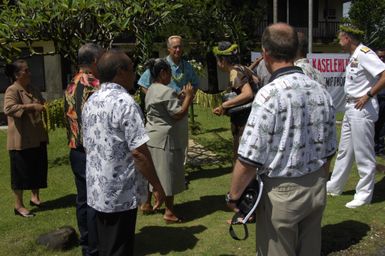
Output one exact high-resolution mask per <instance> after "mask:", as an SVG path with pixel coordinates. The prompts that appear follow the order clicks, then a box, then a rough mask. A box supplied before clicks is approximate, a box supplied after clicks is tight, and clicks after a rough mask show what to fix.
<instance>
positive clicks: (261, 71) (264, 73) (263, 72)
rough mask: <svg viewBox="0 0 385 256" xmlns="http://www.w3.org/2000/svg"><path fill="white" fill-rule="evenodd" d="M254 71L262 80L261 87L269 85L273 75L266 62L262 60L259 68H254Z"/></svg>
mask: <svg viewBox="0 0 385 256" xmlns="http://www.w3.org/2000/svg"><path fill="white" fill-rule="evenodd" d="M253 71H254V72H255V73H256V74H257V76H258V77H259V79H260V80H261V86H264V85H266V84H268V83H269V80H270V77H271V74H270V72H269V70H267V67H266V63H265V60H261V62H259V64H258V66H257V67H256V68H254V70H253Z"/></svg>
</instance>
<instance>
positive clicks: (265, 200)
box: [227, 23, 337, 256]
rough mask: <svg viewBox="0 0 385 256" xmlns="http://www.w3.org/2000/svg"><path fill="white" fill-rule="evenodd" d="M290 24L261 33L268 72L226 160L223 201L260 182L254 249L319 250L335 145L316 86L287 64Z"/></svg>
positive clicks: (231, 201)
mask: <svg viewBox="0 0 385 256" xmlns="http://www.w3.org/2000/svg"><path fill="white" fill-rule="evenodd" d="M297 46H298V38H297V34H296V32H295V31H294V29H293V28H292V27H291V26H289V25H287V24H285V23H277V24H273V25H271V26H269V27H267V28H266V30H265V32H264V33H263V36H262V50H263V57H264V59H265V61H266V66H267V68H268V70H269V71H270V72H271V73H272V76H271V79H270V81H271V82H270V83H269V84H267V85H265V86H264V87H262V88H261V89H260V90H259V92H258V94H257V95H256V97H255V99H254V102H253V107H252V110H251V113H250V116H249V119H248V122H247V124H246V128H245V131H244V133H243V136H242V139H241V143H240V146H239V150H238V159H237V161H236V164H235V166H234V170H233V177H232V182H231V188H230V192H229V193H228V195H227V201H228V206H229V207H230V208H235V207H236V202H237V199H239V197H240V196H241V194H242V192H243V191H244V189H245V187H246V186H247V185H248V184H249V183H250V181H251V180H252V179H253V178H254V177H255V174H256V173H257V174H259V175H261V178H262V180H263V182H264V190H263V192H262V197H261V201H260V203H259V205H258V207H257V209H256V225H257V231H256V232H257V234H256V240H257V255H269V256H280V255H291V256H294V255H297V256H298V255H302V256H305V255H320V253H321V219H322V214H323V210H324V208H325V204H326V186H325V184H326V177H327V173H328V169H329V163H330V159H331V158H332V156H333V155H334V154H335V151H336V149H337V145H336V143H337V141H336V128H335V109H334V107H333V104H332V98H331V96H330V95H329V93H328V92H327V91H326V90H325V89H324V88H323V86H322V85H320V84H319V83H317V82H316V81H314V80H311V79H310V78H309V77H308V76H306V75H304V73H303V71H302V70H301V69H300V68H298V67H295V66H293V60H294V57H295V53H296V50H297Z"/></svg>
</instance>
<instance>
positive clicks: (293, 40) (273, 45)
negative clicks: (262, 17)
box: [262, 23, 298, 61]
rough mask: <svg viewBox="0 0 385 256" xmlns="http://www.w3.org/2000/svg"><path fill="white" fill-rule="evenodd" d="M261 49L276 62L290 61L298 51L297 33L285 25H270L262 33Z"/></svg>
mask: <svg viewBox="0 0 385 256" xmlns="http://www.w3.org/2000/svg"><path fill="white" fill-rule="evenodd" d="M262 47H263V48H264V49H265V51H266V52H267V53H268V54H269V55H270V56H271V57H272V58H274V59H276V60H284V61H292V60H294V58H295V57H296V54H297V49H298V36H297V32H296V31H295V30H294V28H293V27H292V26H290V25H288V24H286V23H275V24H272V25H270V26H268V27H267V28H266V29H265V31H264V32H263V35H262Z"/></svg>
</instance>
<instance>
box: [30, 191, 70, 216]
mask: <svg viewBox="0 0 385 256" xmlns="http://www.w3.org/2000/svg"><path fill="white" fill-rule="evenodd" d="M75 206H76V194H69V195H65V196H63V197H59V198H56V199H53V200H49V201H45V202H43V204H42V207H40V208H37V207H35V208H34V209H32V212H43V211H51V210H55V209H60V208H68V207H75Z"/></svg>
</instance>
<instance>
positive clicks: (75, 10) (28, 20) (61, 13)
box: [0, 0, 180, 63]
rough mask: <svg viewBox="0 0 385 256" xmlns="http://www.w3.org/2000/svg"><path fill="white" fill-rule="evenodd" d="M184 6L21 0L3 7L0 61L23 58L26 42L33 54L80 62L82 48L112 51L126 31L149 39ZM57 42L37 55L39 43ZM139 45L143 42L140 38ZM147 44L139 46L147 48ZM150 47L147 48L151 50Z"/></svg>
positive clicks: (137, 0) (157, 1)
mask: <svg viewBox="0 0 385 256" xmlns="http://www.w3.org/2000/svg"><path fill="white" fill-rule="evenodd" d="M179 7H180V5H179V4H174V3H173V2H168V1H163V0H153V1H146V0H122V1H111V0H97V1H85V0H77V1H73V0H19V1H17V2H16V4H11V3H10V1H2V4H1V5H0V12H1V15H0V24H1V26H0V58H2V59H3V60H6V61H10V60H11V59H12V58H14V57H15V56H18V55H19V54H20V50H19V49H18V48H17V46H16V45H15V43H18V42H22V43H23V44H24V45H25V46H27V47H28V48H29V50H30V52H29V54H30V55H37V54H56V53H59V54H62V55H63V56H64V57H68V58H69V59H70V60H71V62H72V63H76V54H77V49H78V48H79V46H80V45H81V44H84V43H86V42H97V43H98V44H100V45H102V46H104V47H106V48H110V47H111V46H112V43H113V41H114V39H116V38H117V37H118V36H119V35H121V34H122V33H123V32H124V33H128V34H134V33H135V34H138V35H139V36H140V35H142V36H144V35H146V33H147V32H151V31H154V30H156V29H158V28H160V27H161V26H162V25H163V24H164V23H165V22H166V21H167V20H168V19H167V17H168V16H169V15H170V13H171V12H172V11H174V10H175V9H177V8H179ZM45 40H49V41H53V43H54V46H55V49H54V50H53V51H50V52H41V53H40V52H39V53H38V52H35V51H34V50H33V48H32V44H33V43H34V42H36V41H45ZM139 41H140V40H139ZM146 46H147V45H145V44H143V40H142V41H140V43H139V45H138V47H139V48H141V47H146ZM147 47H148V46H147Z"/></svg>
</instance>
